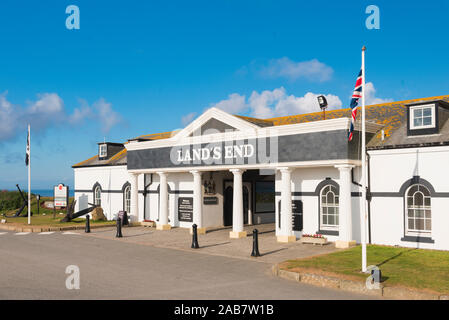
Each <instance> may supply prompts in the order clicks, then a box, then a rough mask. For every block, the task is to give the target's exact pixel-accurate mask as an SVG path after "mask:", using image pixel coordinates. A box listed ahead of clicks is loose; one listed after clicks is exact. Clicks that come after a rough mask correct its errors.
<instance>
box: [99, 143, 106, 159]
mask: <svg viewBox="0 0 449 320" xmlns="http://www.w3.org/2000/svg"><path fill="white" fill-rule="evenodd" d="M107 150H108V149H107V145H105V144H100V151H99V155H100V158H104V157H106V156H107V155H108V152H107Z"/></svg>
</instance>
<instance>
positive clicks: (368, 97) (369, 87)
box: [365, 82, 393, 106]
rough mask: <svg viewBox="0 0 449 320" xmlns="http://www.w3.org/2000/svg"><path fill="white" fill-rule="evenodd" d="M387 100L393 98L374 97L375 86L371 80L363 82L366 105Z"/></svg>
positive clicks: (390, 100)
mask: <svg viewBox="0 0 449 320" xmlns="http://www.w3.org/2000/svg"><path fill="white" fill-rule="evenodd" d="M387 102H393V99H382V98H378V97H376V88H375V87H374V84H373V83H372V82H367V83H366V84H365V104H366V105H367V106H369V105H372V104H381V103H387Z"/></svg>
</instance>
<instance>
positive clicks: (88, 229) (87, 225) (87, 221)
mask: <svg viewBox="0 0 449 320" xmlns="http://www.w3.org/2000/svg"><path fill="white" fill-rule="evenodd" d="M84 231H85V232H86V233H89V232H90V216H89V215H87V216H86V229H85V230H84Z"/></svg>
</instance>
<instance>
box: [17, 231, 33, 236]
mask: <svg viewBox="0 0 449 320" xmlns="http://www.w3.org/2000/svg"><path fill="white" fill-rule="evenodd" d="M30 233H31V232H16V233H14V234H15V235H16V236H24V235H26V234H30Z"/></svg>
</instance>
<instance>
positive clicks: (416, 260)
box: [280, 245, 449, 294]
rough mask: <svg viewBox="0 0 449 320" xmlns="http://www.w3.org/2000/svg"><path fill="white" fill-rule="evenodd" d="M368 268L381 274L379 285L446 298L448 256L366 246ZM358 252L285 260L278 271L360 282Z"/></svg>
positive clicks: (360, 256) (363, 276) (344, 251)
mask: <svg viewBox="0 0 449 320" xmlns="http://www.w3.org/2000/svg"><path fill="white" fill-rule="evenodd" d="M367 258H368V266H370V265H377V266H378V267H379V268H380V270H381V271H382V280H383V284H384V285H386V286H403V287H410V288H417V289H427V290H430V291H435V292H437V293H441V294H449V252H447V251H436V250H424V249H413V248H398V247H387V246H376V245H369V246H367ZM361 261H362V248H361V246H357V247H353V248H350V249H347V250H342V251H337V252H333V253H330V254H325V255H320V256H315V257H311V258H306V259H298V260H288V261H286V262H284V263H282V264H281V266H280V267H281V268H282V269H286V270H291V271H295V270H296V271H300V270H310V271H312V270H313V271H318V272H321V273H324V274H338V275H343V276H344V277H347V278H353V279H354V278H356V279H360V280H362V281H364V280H365V279H366V277H367V275H366V274H364V273H361V271H360V269H361Z"/></svg>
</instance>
